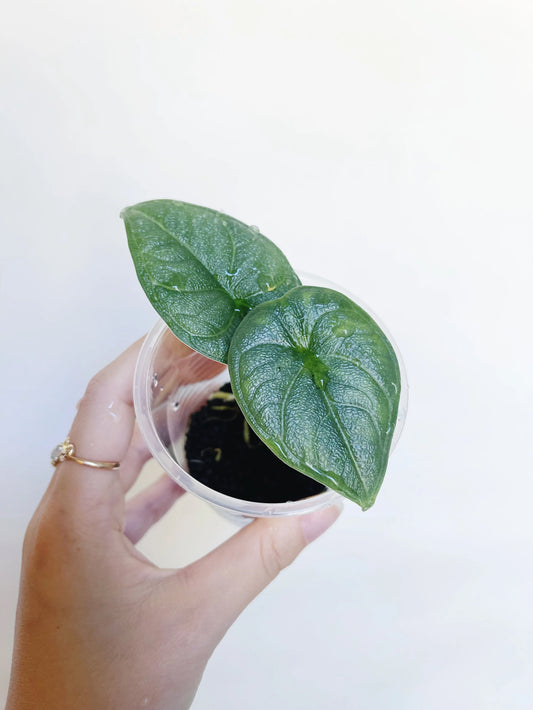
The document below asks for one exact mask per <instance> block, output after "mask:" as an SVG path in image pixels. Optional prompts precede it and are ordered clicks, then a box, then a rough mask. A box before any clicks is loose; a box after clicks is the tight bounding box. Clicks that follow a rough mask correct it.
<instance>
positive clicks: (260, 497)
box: [185, 383, 325, 503]
mask: <svg viewBox="0 0 533 710" xmlns="http://www.w3.org/2000/svg"><path fill="white" fill-rule="evenodd" d="M185 453H186V455H187V461H188V464H189V473H190V474H191V476H194V478H196V479H197V480H198V481H200V482H201V483H204V484H205V485H206V486H209V487H210V488H213V489H214V490H216V491H219V492H220V493H225V494H226V495H229V496H233V497H234V498H241V499H242V500H249V501H255V502H260V503H285V502H286V501H290V500H300V499H301V498H308V497H309V496H313V495H316V494H317V493H322V491H324V490H325V488H324V486H323V485H322V484H321V483H318V482H317V481H314V480H313V479H312V478H308V477H307V476H304V475H303V474H302V473H300V472H299V471H295V470H294V469H293V468H291V467H290V466H287V465H286V464H285V463H283V461H281V460H280V459H278V457H277V456H275V454H273V453H272V451H270V449H269V448H268V447H267V446H266V445H265V444H263V442H262V441H261V440H260V439H259V438H258V437H257V436H256V434H255V433H254V432H253V430H252V429H251V427H250V426H249V425H248V423H247V422H246V420H245V419H244V416H243V414H242V412H241V410H240V409H239V407H238V405H237V402H236V401H235V398H234V397H233V395H232V393H231V385H230V384H229V383H228V384H227V385H224V386H223V387H222V388H221V389H220V390H218V391H217V392H214V393H213V394H212V395H211V397H210V398H209V400H208V402H207V404H205V405H204V406H203V407H202V409H200V410H199V411H197V412H195V413H194V414H192V415H191V418H190V421H189V430H188V434H187V440H186V442H185Z"/></svg>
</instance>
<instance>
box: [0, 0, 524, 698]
mask: <svg viewBox="0 0 533 710" xmlns="http://www.w3.org/2000/svg"><path fill="white" fill-rule="evenodd" d="M532 15H533V8H532V5H531V3H530V2H528V0H404V2H397V0H375V1H374V2H362V1H361V0H355V1H351V2H349V1H348V0H330V1H329V2H318V1H317V0H314V1H313V0H290V1H289V2H286V1H285V2H281V1H280V0H270V2H268V3H266V2H256V1H251V0H247V1H244V0H219V1H218V2H216V1H215V0H196V1H194V2H193V1H192V0H185V1H182V2H171V1H170V0H159V2H154V0H150V1H149V0H128V2H126V1H123V0H120V1H119V0H106V1H105V2H104V1H103V0H92V1H91V0H89V1H88V2H84V3H80V2H74V3H73V2H70V1H67V0H64V1H63V0H48V2H46V3H43V2H37V1H36V0H19V2H18V3H11V4H10V6H9V7H6V9H5V10H4V13H3V19H2V23H1V26H0V36H1V47H2V49H1V70H0V71H1V86H2V90H1V91H2V95H1V107H2V108H1V112H0V128H1V135H2V138H1V140H2V146H1V156H2V158H1V161H2V170H1V171H0V180H1V187H0V199H1V200H2V205H1V209H0V233H1V235H2V250H1V260H2V274H1V313H2V330H3V332H4V333H5V340H4V343H3V346H2V348H1V350H0V357H1V364H2V371H3V372H4V385H3V387H2V390H3V395H2V402H1V406H2V426H1V430H2V433H3V435H5V441H4V443H3V444H2V453H3V458H4V464H3V466H2V473H1V476H2V484H1V485H2V488H1V490H2V497H1V502H0V508H1V527H0V541H1V546H2V564H3V567H4V570H3V574H2V575H1V576H0V592H1V601H0V610H1V619H0V623H1V629H0V666H1V668H2V670H1V672H0V683H1V690H0V696H1V694H2V693H3V692H5V688H6V684H7V677H8V665H9V657H10V653H11V643H12V623H13V614H14V609H15V603H16V587H17V576H18V564H19V563H18V558H19V553H20V546H21V540H22V536H23V531H24V528H25V525H26V522H27V520H28V518H29V516H30V515H31V512H32V510H33V509H34V507H35V505H36V504H37V501H38V500H39V498H40V496H41V494H42V491H43V489H44V487H45V485H46V482H47V480H48V479H49V476H50V474H51V469H50V467H49V465H48V456H49V450H51V449H52V447H53V446H54V445H55V444H56V443H57V442H58V441H60V440H61V439H62V437H63V436H64V433H65V432H66V431H67V430H68V427H69V424H70V421H71V419H72V416H73V413H74V405H75V403H76V401H77V400H78V399H79V397H80V396H81V394H82V392H83V389H84V386H85V383H86V382H87V380H88V378H89V377H90V375H91V374H92V373H93V372H94V371H96V370H97V369H98V368H100V367H101V366H103V365H104V364H105V363H106V362H107V361H108V360H109V359H111V358H112V357H113V356H114V355H115V354H117V353H118V352H119V351H121V350H122V349H123V348H124V347H125V346H126V345H127V344H129V343H130V342H131V341H132V340H133V339H135V338H137V337H138V336H139V335H140V334H142V333H143V332H145V331H146V329H147V328H148V327H150V325H151V323H152V322H153V321H154V315H153V312H152V310H151V308H150V306H149V305H148V304H147V302H146V300H145V297H144V295H143V293H142V291H141V289H140V287H139V286H138V284H137V282H136V277H135V275H134V270H133V266H132V264H131V262H130V258H129V255H128V252H127V247H126V242H125V236H124V230H123V226H122V223H121V221H120V220H119V218H118V214H119V211H120V209H121V208H122V207H123V206H125V205H127V204H132V203H134V202H137V201H140V200H144V199H151V198H157V197H175V198H177V199H180V200H185V201H190V202H195V203H198V204H203V205H207V206H210V207H214V208H217V209H221V210H223V211H226V212H227V213H229V214H231V215H233V216H235V217H238V218H240V219H242V220H243V221H247V222H249V223H252V224H257V225H259V226H260V227H261V229H262V231H263V232H264V233H265V234H266V235H267V236H269V237H270V238H272V239H273V240H274V241H276V243H277V244H279V246H281V248H282V249H283V250H284V251H285V252H286V254H287V256H288V257H289V259H290V260H291V261H292V262H293V263H294V264H296V265H297V266H298V268H300V269H302V270H306V271H310V272H315V273H320V274H321V275H323V276H325V277H327V278H330V279H332V280H334V281H337V282H338V283H341V284H343V285H344V286H346V287H347V288H349V289H351V290H352V291H353V292H354V293H356V294H357V295H359V296H360V297H361V298H362V299H363V300H364V301H366V302H367V303H368V304H369V305H370V306H371V307H372V308H373V309H374V310H375V311H376V312H377V313H378V314H380V316H381V317H382V318H383V320H384V321H385V322H386V323H387V325H388V327H389V329H390V330H391V332H392V333H393V335H394V336H395V338H396V340H397V341H398V344H399V346H400V348H401V350H402V352H403V354H404V358H405V361H406V364H407V368H408V372H409V377H410V384H411V401H410V411H409V416H408V422H407V426H406V429H405V432H404V435H403V437H402V440H401V442H400V444H399V446H398V448H397V450H396V452H395V453H394V456H393V458H392V459H391V462H390V470H389V473H388V478H387V479H386V482H385V484H384V486H383V489H382V493H381V494H380V498H379V499H378V502H377V504H376V506H375V507H374V508H373V509H372V510H371V511H369V512H368V513H366V514H365V515H363V514H362V513H361V512H360V511H359V510H358V509H356V508H355V507H352V506H347V509H346V511H345V513H344V514H343V517H342V519H341V520H340V522H339V523H338V524H337V525H336V527H335V528H334V529H332V530H331V531H330V532H329V533H328V535H327V536H326V537H325V538H323V539H322V540H320V541H319V542H318V543H316V544H315V545H314V546H313V548H312V549H309V550H308V551H306V553H305V554H304V555H303V556H302V558H301V559H299V560H298V561H297V563H296V564H295V565H294V566H293V567H292V568H291V569H289V570H287V571H286V572H285V573H284V574H283V575H282V576H281V577H280V578H279V579H278V580H277V581H276V582H275V583H274V584H273V585H272V587H271V588H270V589H269V590H268V591H267V592H266V593H265V594H264V595H263V596H262V597H261V598H260V599H258V600H257V601H256V602H255V603H254V604H253V605H252V606H251V607H250V608H249V609H248V610H247V612H246V613H245V614H244V615H243V617H242V618H241V619H240V620H239V621H238V623H237V624H236V625H235V627H234V628H233V629H232V630H231V631H230V633H229V634H228V636H227V637H226V639H225V640H224V641H223V643H222V644H221V646H220V648H219V650H218V651H217V653H216V654H215V656H214V657H213V659H212V661H211V663H210V665H209V667H208V669H207V672H206V675H205V678H204V682H203V685H202V686H201V689H200V692H199V694H198V697H197V700H196V702H195V705H194V710H211V708H214V707H217V708H245V707H251V708H253V709H254V710H267V709H268V710H271V708H274V707H275V708H280V709H285V708H287V710H288V709H290V710H300V709H301V710H303V709H304V708H305V709H306V710H321V709H322V708H325V707H334V708H336V710H352V709H354V708H364V709H365V710H374V709H375V710H404V709H405V710H417V709H418V708H420V709H421V710H422V709H423V710H426V709H427V708H431V710H447V709H448V708H449V707H453V708H455V709H456V710H471V709H472V708H476V709H477V708H481V709H483V710H484V709H492V708H506V709H507V710H515V709H516V710H518V709H519V708H520V709H522V708H525V707H526V706H528V705H529V702H530V701H531V694H532V691H533V688H532V686H531V680H530V679H529V678H528V676H527V674H526V670H527V669H528V668H529V664H528V658H529V657H530V656H531V653H532V651H533V648H532V637H533V634H532V631H533V613H532V606H531V599H532V598H533V570H532V564H531V542H532V530H531V524H530V511H531V500H532V495H533V484H532V476H531V464H532V461H531V446H530V441H531V430H532V426H531V424H532V421H531V419H532V418H531V412H530V410H531V396H532V389H533V377H532V373H531V362H532V359H531V358H532V355H533V353H532V337H531V306H532V305H533V292H532V287H531V282H532V277H533V273H532V272H533V239H532V231H531V230H532V226H533V216H532V199H531V198H532V194H533V192H532V188H533V169H532V164H533V163H532V158H533V150H532V148H533V146H532V138H531V125H532V119H533V110H532V98H531V86H532V80H533V72H532V59H533V56H532V50H531V47H532V46H533V32H532V28H533V17H532ZM179 505H180V506H181V508H177V509H176V510H175V511H173V513H172V515H171V517H170V518H169V519H168V520H166V521H164V522H162V523H161V524H160V525H159V528H158V529H155V530H154V531H153V533H152V534H151V535H150V536H149V537H148V538H147V539H146V541H145V543H144V548H143V549H145V550H146V551H147V553H148V554H151V555H152V557H153V558H154V559H155V560H157V561H161V562H162V561H163V560H164V563H165V564H178V563H179V562H181V561H183V560H184V559H188V558H189V557H190V556H191V555H192V554H193V553H194V554H196V552H197V551H198V550H200V549H204V547H208V546H209V545H210V544H213V543H214V541H215V540H216V539H219V538H220V537H221V536H224V535H226V534H227V533H228V530H227V527H224V525H223V524H222V523H221V522H218V519H217V518H216V516H209V514H208V513H207V512H206V511H203V512H202V516H203V517H202V521H206V523H205V524H206V525H207V528H206V527H204V528H203V529H202V530H200V529H199V523H198V520H195V519H189V516H190V515H191V512H190V511H191V509H192V510H195V508H194V505H195V504H194V503H191V502H187V501H185V502H184V503H180V504H179ZM180 510H181V511H182V514H181V517H180ZM192 518H194V514H193V515H192ZM184 521H186V524H185V523H184ZM182 533H183V534H182ZM196 535H200V537H201V544H199V546H198V543H194V544H193V543H191V542H190V541H189V540H187V537H190V536H196ZM202 545H203V546H204V547H202ZM250 649H253V653H251V652H250ZM0 699H1V698H0Z"/></svg>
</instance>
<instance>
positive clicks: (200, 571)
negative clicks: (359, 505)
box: [187, 506, 341, 643]
mask: <svg viewBox="0 0 533 710" xmlns="http://www.w3.org/2000/svg"><path fill="white" fill-rule="evenodd" d="M340 512H341V508H340V507H337V506H331V507H329V508H324V509H322V510H318V511H316V512H314V513H309V514H307V515H304V516H292V517H287V518H275V519H271V518H262V519H259V520H256V521H255V522H253V523H252V524H251V525H249V526H247V527H246V528H243V529H242V530H241V531H240V532H238V533H237V534H236V535H234V536H233V537H232V538H230V539H229V540H228V541H227V542H225V543H224V544H223V545H221V546H220V547H219V548H217V549H216V550H214V551H213V552H211V553H210V554H209V555H207V556H206V557H204V558H202V559H201V560H198V562H196V563H194V564H193V565H191V566H190V567H189V568H188V569H187V578H188V580H189V582H190V584H191V585H192V587H193V589H194V592H195V594H196V595H197V600H198V604H199V610H200V614H201V616H202V617H203V618H204V622H205V627H204V628H206V629H210V630H212V632H213V634H214V639H213V640H214V642H215V643H216V642H218V640H219V639H220V638H221V637H222V636H223V635H224V633H225V632H226V630H227V629H228V627H229V626H230V625H231V624H232V623H233V621H234V620H235V619H236V618H237V616H238V615H239V614H240V613H241V612H242V611H243V609H244V608H245V607H246V606H247V605H248V604H249V603H250V602H251V601H252V599H254V597H255V596H257V594H259V592H260V591H261V590H262V589H264V588H265V587H266V586H267V585H268V584H269V583H270V582H271V581H272V580H273V579H274V578H275V577H276V576H277V575H278V573H279V572H280V571H281V570H282V569H284V568H285V567H287V566H288V565H290V564H291V562H293V560H294V559H295V558H296V557H297V556H298V555H299V554H300V552H301V551H302V550H303V549H304V548H305V546H306V545H307V544H308V543H310V542H311V541H312V540H314V539H315V538H317V537H318V536H319V535H321V534H322V533H323V532H324V531H325V530H327V528H329V527H330V525H332V524H333V522H334V521H335V520H336V519H337V517H338V516H339V514H340Z"/></svg>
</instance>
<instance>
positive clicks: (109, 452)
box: [51, 340, 142, 527]
mask: <svg viewBox="0 0 533 710" xmlns="http://www.w3.org/2000/svg"><path fill="white" fill-rule="evenodd" d="M141 344H142V340H139V341H137V342H136V343H134V344H133V345H132V346H131V347H129V348H128V349H127V350H126V351H125V352H124V353H123V354H122V355H120V357H118V358H117V359H116V360H114V361H113V362H112V363H111V364H110V365H108V366H107V367H106V368H104V369H103V370H102V371H101V372H99V373H98V374H97V375H96V376H95V377H93V379H92V380H91V382H90V383H89V385H88V387H87V390H86V392H85V394H84V396H83V398H82V399H81V401H80V403H79V406H78V413H77V415H76V418H75V420H74V422H73V424H72V428H71V430H70V434H69V437H70V441H71V442H72V443H73V444H74V445H75V447H76V456H78V457H81V458H83V459H88V460H92V461H118V462H120V463H123V461H124V460H125V457H126V454H127V451H128V448H129V445H130V441H131V439H132V433H133V427H134V423H135V414H134V411H133V374H134V371H135V365H136V362H137V356H138V354H139V350H140V347H141ZM131 463H132V462H130V463H129V468H130V474H129V475H130V476H131V475H133V474H132V473H131V469H132V466H131ZM126 468H128V467H126ZM54 479H55V480H54V481H53V485H52V487H51V494H52V495H53V496H56V497H59V498H60V499H61V503H62V505H64V506H65V507H66V508H67V509H68V510H70V511H72V512H73V513H74V514H75V515H76V516H77V515H79V516H82V517H85V516H89V517H94V518H95V519H96V518H98V519H100V520H102V519H107V520H108V521H110V520H111V521H112V522H113V526H114V527H116V526H117V525H118V526H121V525H122V515H123V506H124V497H123V489H122V484H121V479H120V473H119V472H118V471H111V470H106V469H97V468H88V467H86V466H83V465H80V464H78V463H75V462H73V461H68V460H67V461H64V462H63V463H61V464H59V466H58V467H57V470H56V475H55V476H54Z"/></svg>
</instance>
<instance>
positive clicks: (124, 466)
mask: <svg viewBox="0 0 533 710" xmlns="http://www.w3.org/2000/svg"><path fill="white" fill-rule="evenodd" d="M151 457H152V454H151V452H150V450H149V449H148V446H147V444H146V442H145V440H144V438H143V435H142V434H141V432H140V430H139V427H138V426H137V424H136V425H135V427H134V429H133V436H132V437H131V441H130V445H129V448H128V452H127V454H126V456H125V457H124V458H123V459H122V461H121V462H120V468H119V475H120V480H121V481H122V488H123V490H124V492H125V493H126V492H127V491H129V489H130V488H131V487H132V486H133V484H134V483H135V481H136V480H137V478H138V477H139V474H140V472H141V469H142V467H143V466H144V464H145V463H146V462H147V461H148V460H149V459H150V458H151Z"/></svg>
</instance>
